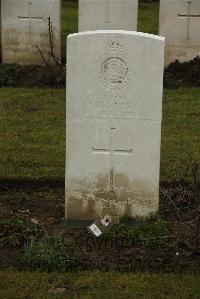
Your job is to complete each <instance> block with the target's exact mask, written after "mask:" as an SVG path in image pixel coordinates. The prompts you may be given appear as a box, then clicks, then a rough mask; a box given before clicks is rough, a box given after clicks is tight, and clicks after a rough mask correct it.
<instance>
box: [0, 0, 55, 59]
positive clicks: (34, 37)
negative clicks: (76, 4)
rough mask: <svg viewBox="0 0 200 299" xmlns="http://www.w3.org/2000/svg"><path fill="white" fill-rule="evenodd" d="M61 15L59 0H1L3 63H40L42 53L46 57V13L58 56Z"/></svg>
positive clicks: (47, 55)
mask: <svg viewBox="0 0 200 299" xmlns="http://www.w3.org/2000/svg"><path fill="white" fill-rule="evenodd" d="M60 16H61V3H60V0H1V24H2V25H1V26H2V28H1V30H2V61H3V63H18V64H43V63H44V60H43V59H42V55H43V56H44V59H46V61H48V60H49V51H50V46H49V34H48V29H49V28H48V18H49V17H50V20H51V22H52V30H53V31H52V32H53V44H54V52H55V56H56V57H58V58H59V59H60V56H61V53H60V52H61V36H60V34H61V28H60ZM40 51H41V54H40ZM50 63H53V60H52V59H51V60H50Z"/></svg>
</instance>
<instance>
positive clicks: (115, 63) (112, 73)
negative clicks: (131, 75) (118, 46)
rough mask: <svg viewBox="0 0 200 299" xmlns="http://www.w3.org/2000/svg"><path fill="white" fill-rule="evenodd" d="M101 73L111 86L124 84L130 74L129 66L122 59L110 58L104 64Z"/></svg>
mask: <svg viewBox="0 0 200 299" xmlns="http://www.w3.org/2000/svg"><path fill="white" fill-rule="evenodd" d="M101 72H102V75H103V77H104V80H106V81H107V82H108V83H109V84H111V85H115V84H122V83H123V81H124V79H125V78H126V75H127V73H128V66H127V64H126V62H125V61H124V60H123V59H122V58H120V57H110V58H108V59H106V60H105V61H104V62H103V64H102V66H101Z"/></svg>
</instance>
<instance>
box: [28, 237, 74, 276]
mask: <svg viewBox="0 0 200 299" xmlns="http://www.w3.org/2000/svg"><path fill="white" fill-rule="evenodd" d="M77 257H78V249H77V247H75V245H74V244H73V243H72V242H71V240H66V239H64V238H62V237H60V236H50V235H48V234H45V235H44V236H43V238H42V239H40V240H38V241H37V240H36V239H34V238H32V239H31V241H29V242H28V243H27V244H26V245H25V247H24V257H23V266H24V268H25V269H26V270H29V271H47V272H52V271H59V272H64V271H67V270H71V269H72V268H74V267H75V266H76V264H77Z"/></svg>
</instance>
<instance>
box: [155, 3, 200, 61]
mask: <svg viewBox="0 0 200 299" xmlns="http://www.w3.org/2000/svg"><path fill="white" fill-rule="evenodd" d="M159 34H160V35H161V36H164V37H166V50H165V65H168V64H170V63H171V62H174V61H175V60H176V59H178V60H179V61H180V62H184V61H189V60H191V59H193V58H194V57H196V56H197V55H200V0H160V29H159Z"/></svg>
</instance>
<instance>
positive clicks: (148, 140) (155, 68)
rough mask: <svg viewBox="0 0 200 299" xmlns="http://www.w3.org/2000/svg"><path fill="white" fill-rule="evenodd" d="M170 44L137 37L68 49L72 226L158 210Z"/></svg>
mask: <svg viewBox="0 0 200 299" xmlns="http://www.w3.org/2000/svg"><path fill="white" fill-rule="evenodd" d="M163 67H164V38H162V37H159V36H155V35H150V34H144V33H137V32H134V31H133V32H131V31H94V32H85V33H84V32H83V33H77V34H72V35H70V36H69V37H68V42H67V115H66V122H67V127H66V128H67V136H66V165H67V166H66V218H67V219H69V220H73V219H74V220H78V219H79V220H85V219H94V218H95V219H98V217H103V216H105V215H109V216H111V217H113V216H115V217H119V218H121V217H123V216H127V217H128V216H129V217H136V216H140V217H147V216H149V215H150V214H151V213H154V212H156V211H157V210H158V204H159V194H158V191H159V168H160V139H161V115H162V90H163Z"/></svg>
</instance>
